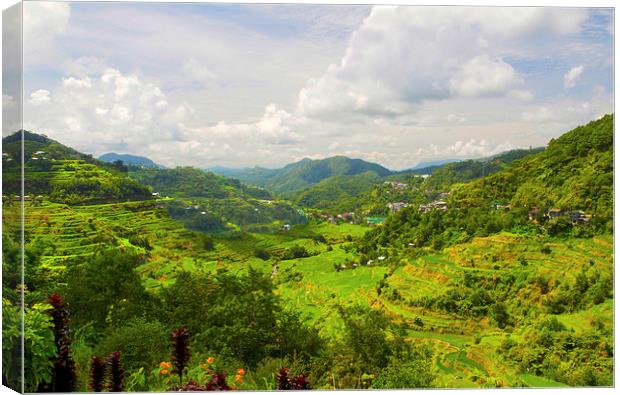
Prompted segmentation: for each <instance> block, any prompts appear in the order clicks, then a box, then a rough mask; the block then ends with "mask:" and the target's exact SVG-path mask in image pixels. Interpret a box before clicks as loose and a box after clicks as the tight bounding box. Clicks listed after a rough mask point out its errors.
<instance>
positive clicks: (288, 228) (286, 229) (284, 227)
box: [282, 224, 291, 232]
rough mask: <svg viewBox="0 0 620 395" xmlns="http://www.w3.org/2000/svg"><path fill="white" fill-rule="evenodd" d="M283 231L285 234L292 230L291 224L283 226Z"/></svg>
mask: <svg viewBox="0 0 620 395" xmlns="http://www.w3.org/2000/svg"><path fill="white" fill-rule="evenodd" d="M282 230H283V231H285V232H288V231H289V230H291V225H289V224H284V225H282Z"/></svg>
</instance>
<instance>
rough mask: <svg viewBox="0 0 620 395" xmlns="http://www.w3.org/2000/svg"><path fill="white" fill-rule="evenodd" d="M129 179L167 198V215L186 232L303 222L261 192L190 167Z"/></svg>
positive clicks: (134, 171)
mask: <svg viewBox="0 0 620 395" xmlns="http://www.w3.org/2000/svg"><path fill="white" fill-rule="evenodd" d="M130 176H131V177H132V178H133V179H135V180H136V181H138V182H140V183H143V184H146V185H148V186H150V187H151V188H152V189H153V191H155V192H154V193H156V194H158V195H159V196H160V197H164V196H168V197H171V198H173V200H171V201H168V202H167V203H166V204H167V207H168V212H169V213H170V215H172V217H173V218H176V219H178V220H179V221H181V222H182V223H183V224H184V225H185V226H187V227H188V228H190V229H193V230H198V231H204V232H223V231H231V230H235V229H239V227H241V228H244V229H248V228H251V229H254V230H260V229H262V230H274V229H279V228H280V227H281V226H283V225H285V224H289V225H290V224H298V223H302V222H305V220H306V219H305V216H304V215H303V213H302V212H300V211H299V210H298V209H297V208H294V207H293V206H292V205H291V204H289V203H288V202H284V201H279V200H275V199H274V198H273V197H272V195H271V194H270V193H269V192H267V191H266V190H264V189H261V188H257V187H253V186H248V185H245V184H243V183H241V182H239V181H238V180H235V179H229V178H224V177H222V176H218V175H215V174H214V173H211V172H205V171H202V170H199V169H195V168H191V167H177V168H175V169H144V168H142V169H132V170H131V172H130Z"/></svg>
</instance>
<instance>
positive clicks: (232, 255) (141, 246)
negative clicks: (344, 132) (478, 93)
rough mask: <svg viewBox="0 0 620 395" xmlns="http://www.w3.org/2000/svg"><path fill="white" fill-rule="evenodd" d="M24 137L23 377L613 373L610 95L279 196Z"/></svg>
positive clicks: (8, 378)
mask: <svg viewBox="0 0 620 395" xmlns="http://www.w3.org/2000/svg"><path fill="white" fill-rule="evenodd" d="M26 136H27V142H26V146H27V147H28V151H27V155H26V156H27V158H29V159H28V160H27V170H28V171H30V172H32V173H33V174H35V175H36V177H35V178H34V180H35V181H37V180H38V181H37V182H38V184H36V183H35V184H34V186H33V187H31V188H34V187H37V188H39V189H38V190H39V191H40V193H41V195H40V196H38V195H37V196H35V197H36V199H35V198H28V199H24V200H23V205H24V206H23V208H24V219H25V223H24V234H23V236H24V241H25V245H24V253H25V254H24V261H25V270H24V271H25V273H24V276H25V283H24V285H23V286H22V285H21V284H20V282H21V275H20V270H19V269H20V265H21V256H20V245H19V243H20V241H21V237H22V234H21V228H20V222H19V221H20V218H21V207H22V206H21V201H19V200H16V199H14V198H9V197H8V196H7V198H5V201H4V203H5V204H4V206H3V232H2V238H3V251H2V252H3V312H2V314H3V357H5V356H11V355H12V356H14V357H15V356H17V355H18V354H19V353H20V350H21V341H20V338H19V328H20V325H21V323H20V319H21V318H20V317H21V310H20V301H19V296H20V295H21V292H22V291H23V292H24V297H25V311H24V317H25V324H26V327H27V328H28V330H27V331H26V332H25V343H24V344H25V348H26V358H25V361H24V364H25V389H26V391H29V392H35V391H45V392H52V391H59V392H71V391H95V390H98V389H103V388H115V389H117V390H121V389H122V390H124V391H177V390H203V391H206V390H215V389H219V390H223V389H240V390H276V389H282V390H285V389H309V388H313V389H352V388H357V389H369V388H374V389H386V388H391V389H393V388H498V387H524V386H527V387H565V386H607V387H609V386H612V385H613V384H614V381H613V373H614V351H615V350H614V337H613V333H614V320H613V318H614V315H613V313H614V287H613V284H614V283H613V273H614V271H613V269H614V262H613V252H614V238H613V144H612V143H613V115H607V116H605V117H603V118H601V119H599V120H596V121H593V122H591V123H589V124H587V125H584V126H581V127H578V128H576V129H574V130H572V131H570V132H568V133H566V134H565V135H563V136H561V137H559V138H557V139H554V140H552V141H551V142H550V143H549V145H548V146H547V147H546V148H545V149H544V150H540V149H538V150H534V152H531V151H529V150H523V151H518V152H509V153H505V154H503V155H500V156H499V157H495V158H487V159H481V160H477V161H464V162H458V163H449V164H444V165H442V166H441V169H439V170H436V171H435V172H434V173H433V174H432V175H430V176H421V175H419V174H415V173H408V174H383V175H382V174H379V173H377V172H375V171H372V170H371V171H366V172H358V170H361V169H363V168H365V167H366V165H364V164H360V167H359V168H355V170H344V168H343V169H341V170H338V171H336V173H338V172H340V173H343V172H344V173H346V172H347V171H351V172H352V173H354V174H339V175H332V176H331V177H327V178H324V179H321V180H318V178H320V177H318V178H317V179H313V180H315V181H316V183H315V184H313V185H309V186H308V188H307V189H305V190H301V191H298V192H296V193H295V194H292V195H291V196H293V197H296V199H297V200H295V201H294V202H290V201H287V200H282V199H280V198H278V197H275V196H274V194H273V193H271V192H268V191H266V190H263V189H261V188H257V187H253V186H247V185H245V183H244V182H243V181H237V180H231V179H227V178H224V177H221V176H217V175H215V174H213V173H209V172H204V171H202V170H197V169H192V168H175V169H144V168H142V169H139V168H131V169H130V170H129V172H128V173H127V171H128V169H127V168H125V167H124V166H121V165H120V164H119V163H117V164H105V163H102V162H100V161H97V160H95V159H92V158H90V157H89V156H87V155H83V154H80V153H78V152H77V151H74V150H72V149H69V148H67V147H64V146H62V145H61V144H59V143H57V142H54V141H52V140H49V139H47V138H45V137H43V136H39V135H35V134H30V133H28V134H26ZM16 142H17V141H16V138H15V137H10V138H7V139H5V140H4V141H3V163H6V166H5V167H4V168H3V179H4V180H5V185H6V183H8V185H9V186H8V187H5V190H7V191H11V188H14V189H13V191H15V188H16V184H15V180H16V178H15V177H17V176H18V171H17V170H18V166H16V165H15V164H14V163H13V162H14V161H15V162H16V161H17V160H18V157H17V156H16V155H17V153H18V147H17V146H16V145H15V144H16ZM40 151H41V152H40ZM33 157H36V158H37V159H33ZM40 157H41V158H42V157H45V159H44V160H46V161H49V162H50V165H49V166H51V167H49V170H45V168H39V167H38V166H39V162H38V160H39V159H38V158H40ZM307 163H308V166H310V165H311V164H312V162H307ZM343 163H349V162H348V161H344V162H343ZM46 166H48V165H46ZM311 167H312V166H311ZM377 171H378V170H377ZM331 172H332V171H331V170H330V171H329V173H331ZM319 173H320V174H324V173H322V172H319ZM69 182H71V183H75V184H76V185H83V184H86V185H89V188H90V189H85V191H86V192H84V193H81V192H80V193H79V194H78V193H76V194H68V193H66V191H67V190H66V185H67V184H64V183H69ZM29 185H30V184H29ZM130 185H132V186H134V187H135V190H136V191H140V193H134V194H130V193H127V192H125V191H126V188H127V186H130ZM111 186H116V188H117V189H111V188H112V187H111ZM288 187H290V185H289V186H288ZM288 187H287V188H288ZM63 188H65V189H63ZM124 188H125V189H124ZM13 191H12V192H11V194H13V193H15V192H13ZM61 191H62V192H61ZM110 191H114V193H112V192H110ZM5 193H6V192H5ZM17 193H18V192H17ZM153 194H155V195H153ZM299 206H308V207H318V208H317V209H312V210H310V209H308V210H306V211H304V210H301V209H300V208H299ZM351 208H352V209H353V210H354V211H355V212H354V213H353V214H351V213H350V212H346V213H342V214H347V215H346V216H345V215H341V216H340V217H338V216H337V215H335V214H336V213H341V210H350V209H351ZM371 215H375V216H376V217H373V218H369V217H368V216H371ZM371 219H372V220H371ZM17 361H18V359H17V358H9V357H5V358H3V383H7V384H9V385H13V386H16V385H17V384H18V383H19V380H20V374H19V373H20V370H19V364H18V362H17ZM102 371H103V372H108V373H106V375H103V376H102V373H100V372H102ZM110 372H112V373H113V374H112V373H110ZM121 373H122V374H121ZM235 373H236V374H235ZM102 377H106V379H105V380H104V379H103V378H102ZM106 386H107V387H106Z"/></svg>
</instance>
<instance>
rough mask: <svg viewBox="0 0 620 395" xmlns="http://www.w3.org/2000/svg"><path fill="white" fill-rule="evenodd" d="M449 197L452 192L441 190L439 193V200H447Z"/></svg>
mask: <svg viewBox="0 0 620 395" xmlns="http://www.w3.org/2000/svg"><path fill="white" fill-rule="evenodd" d="M449 197H450V192H439V194H437V199H438V200H445V199H447V198H449Z"/></svg>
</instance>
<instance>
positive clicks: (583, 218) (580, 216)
mask: <svg viewBox="0 0 620 395" xmlns="http://www.w3.org/2000/svg"><path fill="white" fill-rule="evenodd" d="M539 214H540V208H538V207H537V206H532V207H530V212H529V219H530V221H534V220H536V219H537V218H538V216H539ZM563 216H568V217H569V218H570V221H571V222H572V224H573V225H579V224H586V223H588V222H590V220H591V219H592V214H586V213H585V212H584V211H581V210H562V209H560V208H550V209H549V210H547V211H546V212H545V214H544V215H543V217H544V218H545V219H553V218H559V217H563Z"/></svg>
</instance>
